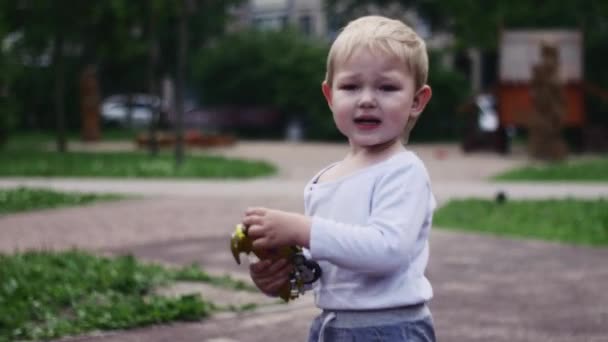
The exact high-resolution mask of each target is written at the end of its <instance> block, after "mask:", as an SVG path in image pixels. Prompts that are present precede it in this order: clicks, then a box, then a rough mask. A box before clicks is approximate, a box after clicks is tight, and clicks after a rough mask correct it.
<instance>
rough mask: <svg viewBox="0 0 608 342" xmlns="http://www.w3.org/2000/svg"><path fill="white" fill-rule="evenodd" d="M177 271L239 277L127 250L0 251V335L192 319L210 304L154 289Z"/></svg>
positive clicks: (44, 335)
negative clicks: (146, 258)
mask: <svg viewBox="0 0 608 342" xmlns="http://www.w3.org/2000/svg"><path fill="white" fill-rule="evenodd" d="M185 276H187V277H185ZM184 277H185V278H187V279H189V280H192V279H193V278H197V279H201V280H204V281H205V282H210V283H212V284H216V285H217V284H223V285H224V287H228V288H231V285H230V284H235V283H238V282H235V281H234V280H231V279H229V278H225V277H221V278H216V277H212V276H210V275H208V274H206V273H204V272H203V271H202V270H200V268H198V267H196V266H194V265H192V266H189V267H186V268H183V269H167V268H164V267H161V266H158V265H154V264H143V263H140V262H137V260H136V259H135V258H133V257H132V256H128V255H127V256H121V257H117V258H112V259H111V258H101V257H97V256H94V255H91V254H87V253H85V252H81V251H77V250H73V251H67V252H60V253H52V252H27V253H19V254H15V255H3V254H0V341H4V340H24V339H36V340H37V339H49V338H57V337H60V336H64V335H69V334H77V333H82V332H85V331H90V330H95V329H123V328H130V327H136V326H142V325H147V324H155V323H161V322H168V321H175V320H198V319H201V318H204V317H206V316H208V315H209V314H210V313H211V312H212V311H214V310H216V309H217V308H216V306H215V305H214V304H213V303H210V302H208V301H206V300H204V299H203V298H201V297H200V296H199V295H183V296H180V297H177V298H167V297H161V296H158V295H155V294H153V289H155V288H156V287H158V286H160V285H163V284H168V283H170V282H172V281H175V280H183V279H184ZM235 310H236V308H235Z"/></svg>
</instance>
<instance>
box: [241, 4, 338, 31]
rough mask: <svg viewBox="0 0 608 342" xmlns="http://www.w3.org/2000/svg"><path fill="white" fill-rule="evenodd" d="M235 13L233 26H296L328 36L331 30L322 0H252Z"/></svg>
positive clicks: (270, 27) (279, 28)
mask: <svg viewBox="0 0 608 342" xmlns="http://www.w3.org/2000/svg"><path fill="white" fill-rule="evenodd" d="M234 14H235V16H236V18H237V20H236V23H235V24H234V25H233V27H232V29H238V28H242V27H251V26H253V27H257V28H262V29H275V30H282V29H286V28H288V27H294V28H296V29H298V30H300V31H301V32H303V33H304V34H306V35H309V36H315V37H326V36H327V33H328V26H327V15H326V13H325V9H324V1H323V0H250V1H248V2H247V3H245V4H243V5H242V6H240V7H238V8H236V9H235V11H234Z"/></svg>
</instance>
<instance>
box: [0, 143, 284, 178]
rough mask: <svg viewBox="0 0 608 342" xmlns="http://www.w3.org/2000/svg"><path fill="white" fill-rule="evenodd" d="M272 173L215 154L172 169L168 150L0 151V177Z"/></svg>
mask: <svg viewBox="0 0 608 342" xmlns="http://www.w3.org/2000/svg"><path fill="white" fill-rule="evenodd" d="M274 172H276V168H275V167H274V166H272V165H270V164H268V163H266V162H263V161H245V160H239V159H228V158H223V157H219V156H199V155H197V156H186V158H185V161H184V163H183V165H182V166H181V167H180V168H179V169H177V170H176V169H175V167H174V159H173V155H172V154H170V153H161V154H160V155H159V156H158V157H156V158H151V157H150V156H149V155H148V154H147V153H145V152H99V153H86V152H68V153H65V154H61V153H57V152H45V151H40V150H29V151H14V150H5V151H0V176H25V177H28V176H42V177H121V178H136V177H137V178H151V177H154V178H251V177H258V176H267V175H271V174H273V173H274Z"/></svg>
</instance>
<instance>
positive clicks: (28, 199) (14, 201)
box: [0, 187, 124, 215]
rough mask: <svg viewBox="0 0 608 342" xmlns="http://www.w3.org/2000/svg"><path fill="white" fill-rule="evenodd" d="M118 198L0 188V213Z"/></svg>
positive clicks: (46, 190) (106, 195) (110, 195)
mask: <svg viewBox="0 0 608 342" xmlns="http://www.w3.org/2000/svg"><path fill="white" fill-rule="evenodd" d="M120 198H124V197H123V196H120V195H114V194H92V193H76V192H74V193H72V192H58V191H53V190H48V189H34V188H24V187H19V188H14V189H0V215H2V214H9V213H17V212H23V211H31V210H38V209H48V208H58V207H67V206H78V205H85V204H88V203H92V202H97V201H110V200H117V199H120Z"/></svg>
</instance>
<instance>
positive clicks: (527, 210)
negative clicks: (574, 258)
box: [433, 199, 608, 246]
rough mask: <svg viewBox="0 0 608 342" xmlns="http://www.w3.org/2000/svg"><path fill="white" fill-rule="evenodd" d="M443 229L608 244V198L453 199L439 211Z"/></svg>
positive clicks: (437, 220)
mask: <svg viewBox="0 0 608 342" xmlns="http://www.w3.org/2000/svg"><path fill="white" fill-rule="evenodd" d="M433 223H434V224H435V225H436V226H439V227H442V228H453V229H460V230H467V231H473V232H483V233H491V234H497V235H504V236H512V237H519V238H533V239H542V240H550V241H559V242H565V243H572V244H583V245H592V246H606V245H608V199H597V200H576V199H559V200H507V201H506V202H504V203H502V204H499V203H497V202H495V201H492V200H483V199H467V200H452V201H450V202H448V203H447V204H446V205H444V206H443V207H441V208H440V209H439V210H437V212H436V213H435V216H434V218H433Z"/></svg>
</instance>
